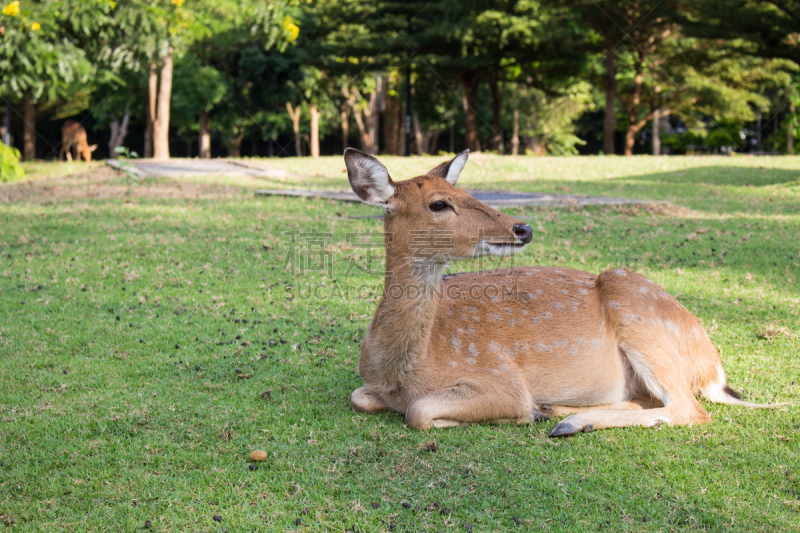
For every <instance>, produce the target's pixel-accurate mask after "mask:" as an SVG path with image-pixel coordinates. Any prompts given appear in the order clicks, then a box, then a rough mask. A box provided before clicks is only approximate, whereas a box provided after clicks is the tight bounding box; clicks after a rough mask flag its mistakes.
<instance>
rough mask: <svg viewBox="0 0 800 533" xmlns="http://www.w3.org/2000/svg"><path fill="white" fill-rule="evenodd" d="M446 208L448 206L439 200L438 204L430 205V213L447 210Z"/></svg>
mask: <svg viewBox="0 0 800 533" xmlns="http://www.w3.org/2000/svg"><path fill="white" fill-rule="evenodd" d="M448 207H449V206H448V205H447V204H446V203H444V202H442V201H441V200H440V201H438V202H433V203H432V204H431V205H430V208H431V211H442V210H444V209H447V208H448Z"/></svg>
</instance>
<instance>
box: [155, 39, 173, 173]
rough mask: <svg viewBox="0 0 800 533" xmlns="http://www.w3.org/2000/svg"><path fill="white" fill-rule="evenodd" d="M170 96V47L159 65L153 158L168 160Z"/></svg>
mask: <svg viewBox="0 0 800 533" xmlns="http://www.w3.org/2000/svg"><path fill="white" fill-rule="evenodd" d="M171 94H172V46H168V47H167V55H166V56H164V62H163V63H162V64H161V80H160V84H159V87H158V111H157V113H156V121H155V123H154V124H153V158H154V159H169V99H170V96H171Z"/></svg>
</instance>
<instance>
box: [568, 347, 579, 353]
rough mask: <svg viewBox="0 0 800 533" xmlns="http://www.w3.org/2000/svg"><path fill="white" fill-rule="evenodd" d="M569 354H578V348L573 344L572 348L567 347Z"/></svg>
mask: <svg viewBox="0 0 800 533" xmlns="http://www.w3.org/2000/svg"><path fill="white" fill-rule="evenodd" d="M569 354H570V355H578V348H577V347H575V346H573V347H572V348H570V349H569Z"/></svg>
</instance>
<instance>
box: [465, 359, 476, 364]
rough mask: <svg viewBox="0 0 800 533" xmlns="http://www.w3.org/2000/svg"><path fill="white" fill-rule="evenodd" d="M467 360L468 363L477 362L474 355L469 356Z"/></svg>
mask: <svg viewBox="0 0 800 533" xmlns="http://www.w3.org/2000/svg"><path fill="white" fill-rule="evenodd" d="M466 361H467V364H468V365H474V364H475V363H476V362H477V360H476V359H475V358H474V357H467V359H466Z"/></svg>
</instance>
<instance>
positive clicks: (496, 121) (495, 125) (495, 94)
mask: <svg viewBox="0 0 800 533" xmlns="http://www.w3.org/2000/svg"><path fill="white" fill-rule="evenodd" d="M490 87H491V88H492V150H494V151H495V152H497V153H498V154H499V153H501V148H500V144H501V143H502V142H503V139H502V135H501V134H500V83H499V82H498V81H497V80H492V82H491V83H490Z"/></svg>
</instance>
